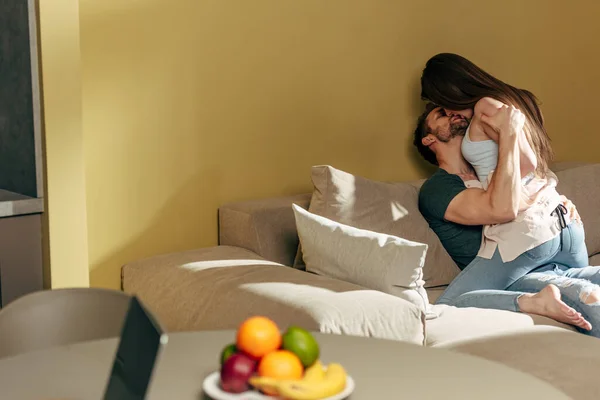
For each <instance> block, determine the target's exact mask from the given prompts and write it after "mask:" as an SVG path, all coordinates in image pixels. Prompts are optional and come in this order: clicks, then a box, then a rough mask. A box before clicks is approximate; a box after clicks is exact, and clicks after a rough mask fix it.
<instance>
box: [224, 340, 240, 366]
mask: <svg viewBox="0 0 600 400" xmlns="http://www.w3.org/2000/svg"><path fill="white" fill-rule="evenodd" d="M235 353H237V348H236V347H235V343H231V344H228V345H227V346H225V348H223V350H222V351H221V365H223V364H225V361H227V359H228V358H229V357H231V356H232V355H234V354H235Z"/></svg>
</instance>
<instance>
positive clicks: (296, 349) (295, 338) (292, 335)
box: [281, 326, 319, 368]
mask: <svg viewBox="0 0 600 400" xmlns="http://www.w3.org/2000/svg"><path fill="white" fill-rule="evenodd" d="M281 348H283V349H285V350H289V351H291V352H292V353H294V354H296V355H297V356H298V358H300V361H301V362H302V365H303V366H304V367H305V368H308V367H310V366H311V365H313V363H314V362H315V361H317V360H318V359H319V343H317V340H316V339H315V338H314V336H313V335H311V334H310V332H308V331H307V330H306V329H302V328H300V327H297V326H290V327H289V328H288V329H287V331H286V332H285V333H284V334H283V336H282V345H281Z"/></svg>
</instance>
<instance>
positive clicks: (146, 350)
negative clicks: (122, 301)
mask: <svg viewBox="0 0 600 400" xmlns="http://www.w3.org/2000/svg"><path fill="white" fill-rule="evenodd" d="M167 341H168V337H167V335H166V334H165V333H164V332H163V330H162V328H161V327H160V325H159V323H158V321H156V320H155V319H154V318H153V316H152V315H151V314H150V313H149V312H147V311H146V309H145V308H144V306H143V305H142V304H141V303H140V301H139V300H138V299H137V298H136V297H135V296H134V297H132V298H131V302H130V304H129V310H128V312H127V316H126V317H125V322H124V324H123V329H122V331H121V339H120V341H119V347H118V349H117V353H116V355H115V360H114V362H113V366H112V370H111V374H110V377H109V380H108V384H107V386H106V392H105V394H104V400H142V399H144V398H145V397H146V392H147V390H148V386H149V385H150V381H151V379H152V372H153V370H154V366H155V364H156V361H157V358H158V355H159V353H160V351H161V349H162V348H163V347H164V346H165V345H166V344H167Z"/></svg>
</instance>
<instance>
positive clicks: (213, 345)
mask: <svg viewBox="0 0 600 400" xmlns="http://www.w3.org/2000/svg"><path fill="white" fill-rule="evenodd" d="M315 337H316V338H317V340H318V342H319V343H320V345H321V359H322V360H323V361H324V362H325V363H328V362H331V361H338V362H341V363H342V365H344V367H346V368H347V370H348V372H349V374H350V375H352V377H353V378H354V380H355V382H356V390H355V392H354V394H353V395H352V396H351V397H350V398H351V399H352V400H359V399H360V400H362V399H368V400H377V399H382V400H383V399H443V400H447V399H461V400H463V399H486V400H493V399H503V400H505V399H509V398H510V399H534V398H542V399H544V400H550V399H568V397H567V396H566V395H565V394H563V393H561V392H559V391H558V390H557V389H555V388H553V387H552V386H550V385H549V384H547V383H545V382H542V381H540V380H538V379H536V378H534V377H532V376H529V375H526V374H524V373H521V372H518V371H516V370H513V369H510V368H508V367H505V366H503V365H500V364H496V363H493V362H490V361H487V360H483V359H479V358H476V357H472V356H467V355H463V354H458V353H453V352H451V351H447V350H441V349H432V348H425V347H420V346H415V345H411V344H406V343H401V342H396V341H387V340H377V339H367V338H360V337H351V336H338V335H324V334H315ZM233 338H234V332H233V331H210V332H185V333H171V334H169V343H168V345H167V347H166V348H165V351H164V353H163V354H162V356H161V358H160V359H159V363H158V365H157V367H156V369H155V373H154V379H153V382H152V384H151V386H150V392H149V396H148V399H149V400H158V399H160V400H163V399H177V400H187V399H190V400H192V399H193V400H198V399H204V398H206V397H205V396H203V394H202V389H201V387H202V381H203V379H204V377H206V376H207V375H208V374H210V373H211V372H213V371H215V370H216V369H217V368H218V359H219V354H220V352H221V349H222V347H224V346H225V345H226V344H228V343H230V342H232V341H233ZM0 340H1V339H0ZM117 344H118V339H116V338H115V339H107V340H99V341H93V342H86V343H80V344H75V345H71V346H64V347H57V348H52V349H48V350H42V351H36V352H31V353H26V354H21V355H18V356H15V357H11V358H5V359H0V397H1V398H2V399H10V400H13V399H19V400H20V399H37V400H43V399H73V400H76V399H77V400H79V399H93V400H98V399H101V398H102V394H103V393H104V387H105V385H106V382H107V379H108V375H109V372H110V368H111V365H112V360H113V356H114V353H115V350H116V347H117Z"/></svg>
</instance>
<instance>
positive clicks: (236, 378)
mask: <svg viewBox="0 0 600 400" xmlns="http://www.w3.org/2000/svg"><path fill="white" fill-rule="evenodd" d="M256 367H257V362H256V360H254V359H252V358H250V357H248V356H247V355H245V354H243V353H237V354H233V355H232V356H230V357H229V358H228V359H227V361H225V363H223V366H222V367H221V387H222V388H223V390H224V391H226V392H229V393H242V392H245V391H246V390H249V389H250V386H249V385H248V379H250V377H251V376H252V375H253V374H254V371H256Z"/></svg>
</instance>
